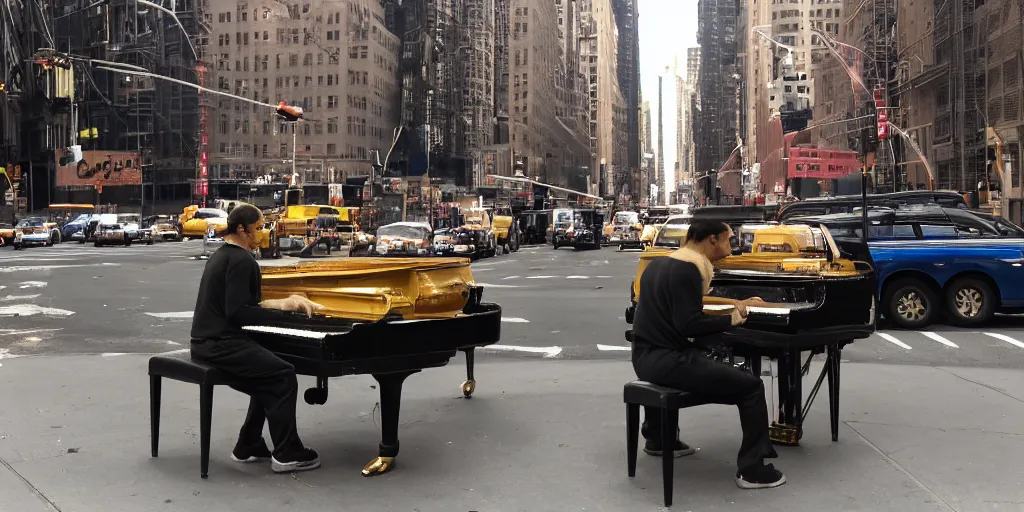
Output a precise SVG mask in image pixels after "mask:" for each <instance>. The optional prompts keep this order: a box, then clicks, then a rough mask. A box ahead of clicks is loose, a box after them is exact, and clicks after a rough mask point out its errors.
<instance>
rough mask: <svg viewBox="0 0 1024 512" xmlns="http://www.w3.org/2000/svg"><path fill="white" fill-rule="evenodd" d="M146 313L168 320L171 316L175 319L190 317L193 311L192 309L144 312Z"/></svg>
mask: <svg viewBox="0 0 1024 512" xmlns="http://www.w3.org/2000/svg"><path fill="white" fill-rule="evenodd" d="M146 314H147V315H149V316H155V317H157V318H162V319H164V320H169V319H172V318H176V319H181V318H192V315H194V314H195V312H193V311H174V312H171V313H146Z"/></svg>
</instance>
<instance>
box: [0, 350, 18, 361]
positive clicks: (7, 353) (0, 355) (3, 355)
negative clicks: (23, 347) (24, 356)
mask: <svg viewBox="0 0 1024 512" xmlns="http://www.w3.org/2000/svg"><path fill="white" fill-rule="evenodd" d="M15 357H21V356H18V355H15V354H12V353H11V349H9V348H0V359H14V358H15Z"/></svg>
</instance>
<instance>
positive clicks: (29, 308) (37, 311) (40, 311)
mask: <svg viewBox="0 0 1024 512" xmlns="http://www.w3.org/2000/svg"><path fill="white" fill-rule="evenodd" d="M73 314H75V312H74V311H68V310H66V309H57V308H46V307H42V306H37V305H35V304H15V305H14V306H0V316H33V315H45V316H71V315H73Z"/></svg>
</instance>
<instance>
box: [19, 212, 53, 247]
mask: <svg viewBox="0 0 1024 512" xmlns="http://www.w3.org/2000/svg"><path fill="white" fill-rule="evenodd" d="M59 242H60V230H59V229H58V228H57V224H55V223H53V222H49V221H47V220H46V219H44V218H42V217H25V218H24V219H21V220H20V221H18V223H17V224H16V225H15V226H14V240H12V241H11V246H12V247H14V248H15V249H23V248H25V247H30V246H33V245H43V246H46V247H50V246H52V245H53V244H56V243H59Z"/></svg>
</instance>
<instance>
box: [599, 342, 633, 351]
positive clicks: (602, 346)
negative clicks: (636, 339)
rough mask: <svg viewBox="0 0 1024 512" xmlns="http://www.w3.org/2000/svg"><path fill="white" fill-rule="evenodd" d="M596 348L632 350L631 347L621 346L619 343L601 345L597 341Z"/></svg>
mask: <svg viewBox="0 0 1024 512" xmlns="http://www.w3.org/2000/svg"><path fill="white" fill-rule="evenodd" d="M597 349H598V350H602V351H609V350H617V351H623V352H627V351H630V350H633V347H621V346H619V345H601V344H600V343H599V344H598V345H597Z"/></svg>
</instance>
